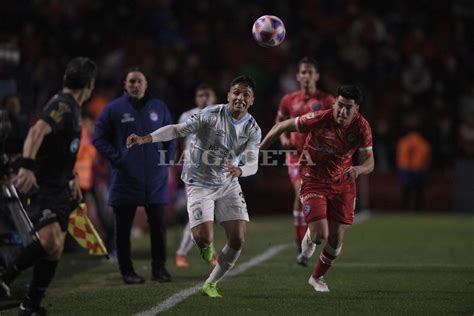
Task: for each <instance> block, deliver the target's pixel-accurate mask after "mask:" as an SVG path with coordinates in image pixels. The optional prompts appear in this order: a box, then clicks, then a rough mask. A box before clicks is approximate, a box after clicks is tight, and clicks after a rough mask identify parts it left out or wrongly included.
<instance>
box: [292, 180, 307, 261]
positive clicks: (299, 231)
mask: <svg viewBox="0 0 474 316" xmlns="http://www.w3.org/2000/svg"><path fill="white" fill-rule="evenodd" d="M292 184H293V191H294V196H295V199H294V200H293V225H294V226H295V233H296V239H295V240H296V246H297V249H298V254H300V253H301V242H302V241H303V238H304V235H305V233H306V229H307V228H308V226H307V225H306V222H305V220H304V214H303V210H302V205H301V200H300V188H301V179H297V180H295V181H294V182H293V183H292Z"/></svg>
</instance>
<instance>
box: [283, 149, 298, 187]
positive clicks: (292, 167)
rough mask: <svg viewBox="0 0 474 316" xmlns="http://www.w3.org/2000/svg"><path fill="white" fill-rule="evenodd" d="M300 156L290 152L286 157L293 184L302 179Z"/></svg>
mask: <svg viewBox="0 0 474 316" xmlns="http://www.w3.org/2000/svg"><path fill="white" fill-rule="evenodd" d="M299 160H300V156H299V155H291V154H288V155H287V157H286V163H287V164H288V176H289V177H290V181H291V183H292V184H295V182H297V181H299V180H301V177H300V165H299Z"/></svg>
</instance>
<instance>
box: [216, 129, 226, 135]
mask: <svg viewBox="0 0 474 316" xmlns="http://www.w3.org/2000/svg"><path fill="white" fill-rule="evenodd" d="M224 135H225V132H224V131H223V130H221V129H218V130H217V131H216V136H218V137H222V136H224Z"/></svg>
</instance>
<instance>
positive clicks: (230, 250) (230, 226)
mask: <svg viewBox="0 0 474 316" xmlns="http://www.w3.org/2000/svg"><path fill="white" fill-rule="evenodd" d="M222 226H223V227H224V229H225V232H226V235H227V243H226V245H225V246H224V248H223V249H222V251H221V253H220V254H219V256H218V258H217V265H216V266H215V267H214V269H213V270H212V272H211V274H210V275H209V277H208V278H207V280H206V282H205V283H204V286H203V287H202V292H203V294H204V295H207V296H209V297H221V295H220V294H219V292H217V287H216V285H217V282H219V281H220V280H221V279H222V278H223V277H224V276H225V275H226V273H227V272H228V271H229V270H230V269H232V267H233V266H234V265H235V262H236V261H237V259H239V256H240V253H241V251H242V247H243V244H244V240H245V232H246V230H247V222H246V221H243V220H233V221H226V222H223V223H222Z"/></svg>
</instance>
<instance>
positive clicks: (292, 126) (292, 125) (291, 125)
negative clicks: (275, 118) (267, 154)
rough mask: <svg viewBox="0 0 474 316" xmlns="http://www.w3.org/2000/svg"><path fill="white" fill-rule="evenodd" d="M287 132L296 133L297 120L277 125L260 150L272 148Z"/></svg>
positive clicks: (291, 119)
mask: <svg viewBox="0 0 474 316" xmlns="http://www.w3.org/2000/svg"><path fill="white" fill-rule="evenodd" d="M285 132H296V119H295V118H290V119H288V120H286V121H283V122H280V123H277V124H275V125H274V126H273V127H272V129H271V130H270V131H269V132H268V134H267V135H266V136H265V138H264V139H263V141H262V143H261V144H260V150H262V149H267V148H268V147H270V145H271V144H273V143H274V142H275V141H276V140H277V139H278V138H279V137H280V135H281V134H282V133H285Z"/></svg>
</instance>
